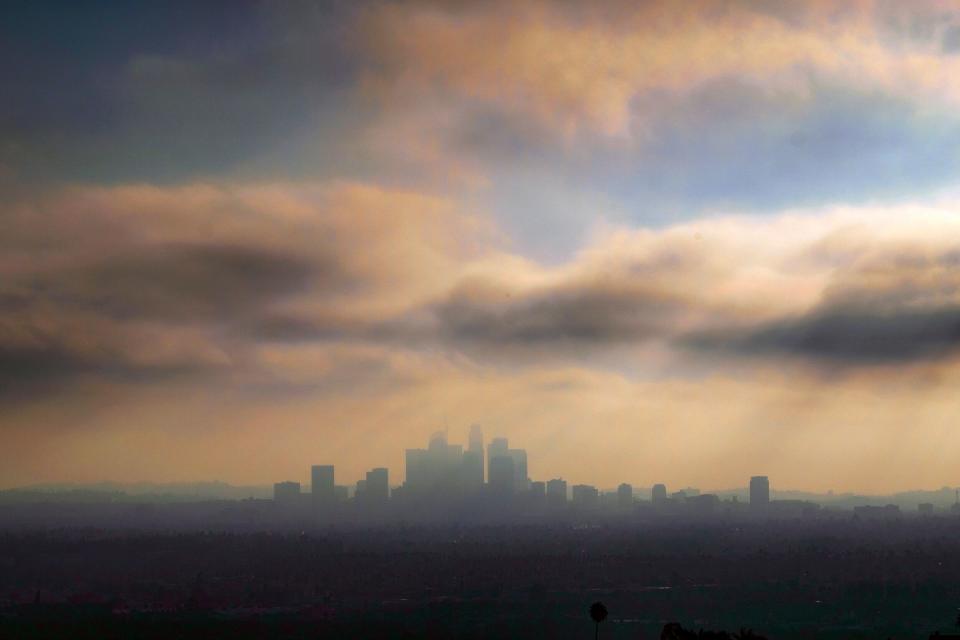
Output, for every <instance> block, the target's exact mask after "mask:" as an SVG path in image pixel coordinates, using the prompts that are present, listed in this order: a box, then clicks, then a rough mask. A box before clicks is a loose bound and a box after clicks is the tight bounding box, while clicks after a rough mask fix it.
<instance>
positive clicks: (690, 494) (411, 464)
mask: <svg viewBox="0 0 960 640" xmlns="http://www.w3.org/2000/svg"><path fill="white" fill-rule="evenodd" d="M405 463H406V469H405V477H404V480H403V482H402V483H400V484H398V485H396V486H393V487H391V485H390V474H389V471H388V470H387V469H386V468H384V467H379V468H376V469H372V470H370V471H368V472H367V474H366V477H365V478H363V479H361V480H360V481H359V482H357V483H356V485H355V487H353V488H350V487H347V486H344V485H338V484H336V482H335V474H334V466H333V465H314V466H313V467H312V468H311V474H310V492H309V493H306V492H303V491H301V486H300V483H298V482H290V481H287V482H278V483H276V484H275V485H274V499H275V500H276V502H278V503H282V504H287V505H292V504H301V505H305V504H312V505H314V506H315V507H318V508H323V507H326V506H332V505H343V504H345V503H348V502H352V503H353V504H356V505H367V506H375V505H380V506H385V505H388V504H389V505H391V506H398V505H405V506H416V505H427V504H429V505H436V504H446V505H457V504H467V505H471V506H477V507H479V506H483V505H487V506H489V505H491V504H499V505H504V504H511V505H514V506H522V507H535V506H539V507H542V508H547V509H549V508H553V509H556V508H560V507H568V506H570V507H575V508H577V509H578V510H590V509H596V508H601V507H603V508H608V509H619V510H625V509H632V508H635V507H638V506H640V505H641V503H640V501H638V500H637V499H636V497H635V495H634V491H633V487H632V486H631V485H630V484H627V483H623V484H621V485H619V486H618V487H617V489H616V490H615V491H600V490H599V489H597V487H594V486H591V485H586V484H576V485H573V486H568V484H567V482H566V480H563V479H562V478H554V479H551V480H546V481H539V480H531V479H530V476H529V470H528V464H527V452H526V450H524V449H514V448H511V447H510V444H509V441H508V440H507V438H503V437H497V438H493V439H492V440H491V441H490V442H489V444H485V442H484V437H483V431H482V430H481V428H480V426H479V425H473V426H472V427H471V428H470V432H469V437H468V439H467V446H466V449H464V447H463V445H459V444H450V443H449V442H448V439H447V434H446V433H445V432H438V433H435V434H433V436H432V437H431V438H430V440H429V442H428V444H427V446H426V448H423V449H407V451H406V456H405ZM650 497H651V499H650V501H649V502H644V504H645V505H646V506H647V507H649V508H652V509H654V510H658V511H660V512H664V513H695V514H710V513H719V512H721V510H723V509H726V510H730V509H749V510H751V511H755V510H765V509H768V508H769V507H770V506H771V500H770V482H769V480H768V479H767V477H766V476H754V477H753V478H751V479H750V496H749V504H742V503H739V502H738V501H737V500H736V498H734V499H733V500H732V501H722V500H721V499H720V497H719V496H717V495H714V494H700V493H699V492H697V491H696V490H686V491H676V492H673V493H668V492H667V488H666V486H665V485H663V484H656V485H654V486H653V488H652V490H651V493H650ZM789 502H791V501H779V504H778V507H780V509H781V510H783V509H785V508H790V507H791V505H790V504H788V503H789ZM809 505H810V503H798V504H797V505H792V506H794V507H796V508H798V509H801V510H802V509H804V508H807V507H809Z"/></svg>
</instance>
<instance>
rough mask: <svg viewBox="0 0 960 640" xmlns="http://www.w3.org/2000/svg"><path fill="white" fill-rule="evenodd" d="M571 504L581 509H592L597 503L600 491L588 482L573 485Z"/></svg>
mask: <svg viewBox="0 0 960 640" xmlns="http://www.w3.org/2000/svg"><path fill="white" fill-rule="evenodd" d="M572 493H573V504H574V505H575V506H577V507H580V508H582V509H592V508H594V507H596V506H597V504H599V501H600V492H599V491H597V488H596V487H593V486H591V485H588V484H575V485H573V490H572Z"/></svg>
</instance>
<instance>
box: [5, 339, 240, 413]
mask: <svg viewBox="0 0 960 640" xmlns="http://www.w3.org/2000/svg"><path fill="white" fill-rule="evenodd" d="M219 368H221V367H219V366H217V365H215V364H213V363H210V362H202V361H199V360H196V361H189V360H182V361H179V362H152V363H151V362H145V361H137V360H135V359H133V358H131V357H129V355H127V354H124V353H123V352H122V351H121V350H120V349H118V348H105V347H101V348H96V349H92V350H91V349H79V348H76V347H69V346H67V345H65V344H61V343H59V342H58V340H57V339H56V338H53V337H50V338H48V339H46V340H44V341H42V342H40V343H37V342H35V343H34V344H31V345H13V344H3V343H0V402H5V403H19V402H27V401H30V400H33V399H34V398H36V397H38V396H44V395H49V394H52V393H57V392H59V391H63V390H65V389H67V388H69V387H71V386H74V385H76V384H77V383H79V382H81V381H83V380H99V381H110V382H116V383H123V384H131V383H134V384H136V383H155V382H161V381H165V380H170V379H173V378H183V377H185V376H191V375H199V374H202V373H211V372H213V371H214V370H217V369H219Z"/></svg>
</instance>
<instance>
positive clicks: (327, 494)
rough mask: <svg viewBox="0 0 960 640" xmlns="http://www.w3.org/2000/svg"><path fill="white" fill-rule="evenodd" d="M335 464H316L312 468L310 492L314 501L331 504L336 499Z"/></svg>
mask: <svg viewBox="0 0 960 640" xmlns="http://www.w3.org/2000/svg"><path fill="white" fill-rule="evenodd" d="M333 487H334V483H333V465H332V464H315V465H313V466H312V467H311V468H310V493H311V495H312V497H313V501H314V503H318V504H329V503H332V502H334V501H335V500H336V496H335V494H334V488H333Z"/></svg>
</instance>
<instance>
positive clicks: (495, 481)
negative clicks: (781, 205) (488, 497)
mask: <svg viewBox="0 0 960 640" xmlns="http://www.w3.org/2000/svg"><path fill="white" fill-rule="evenodd" d="M515 490H516V470H515V469H514V466H513V458H511V457H510V456H508V455H504V456H493V457H492V458H490V491H491V492H493V493H494V494H496V495H510V494H512V493H514V492H515Z"/></svg>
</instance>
